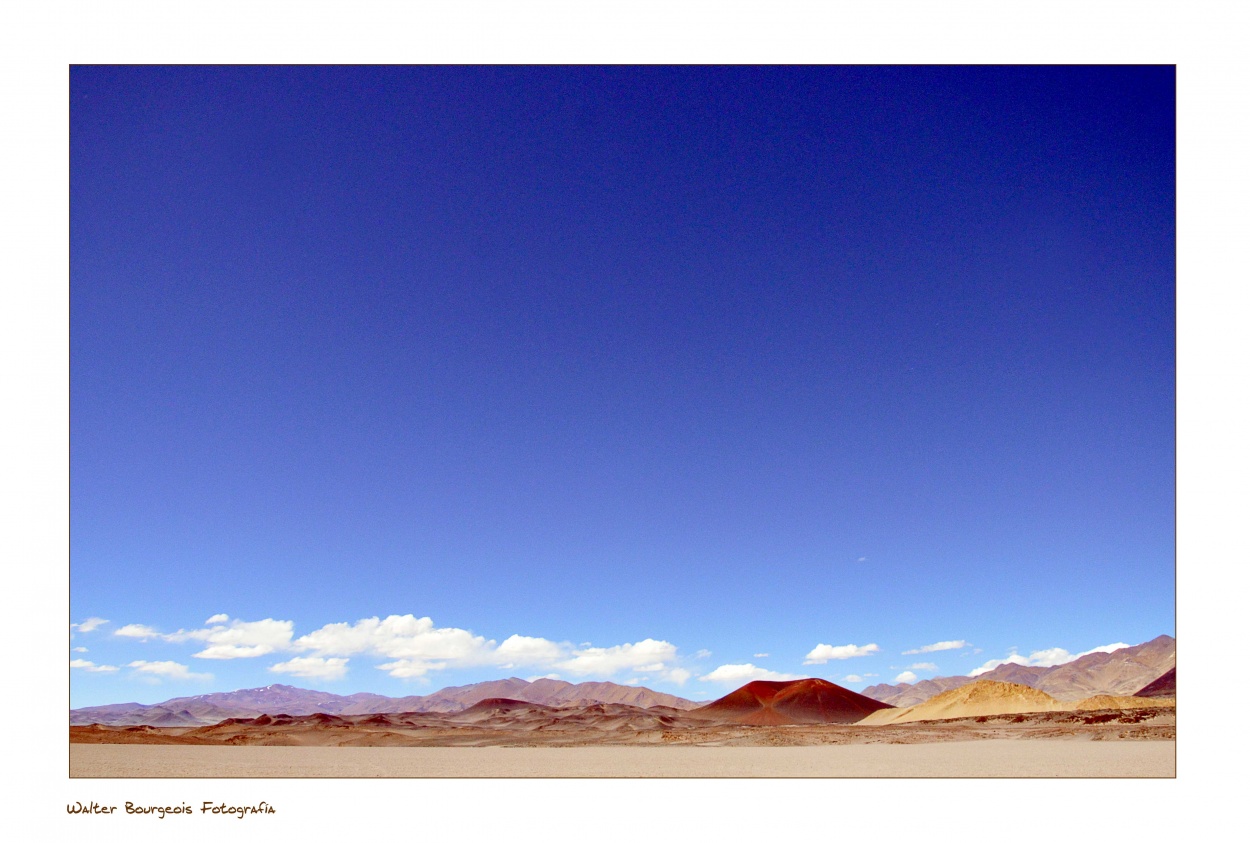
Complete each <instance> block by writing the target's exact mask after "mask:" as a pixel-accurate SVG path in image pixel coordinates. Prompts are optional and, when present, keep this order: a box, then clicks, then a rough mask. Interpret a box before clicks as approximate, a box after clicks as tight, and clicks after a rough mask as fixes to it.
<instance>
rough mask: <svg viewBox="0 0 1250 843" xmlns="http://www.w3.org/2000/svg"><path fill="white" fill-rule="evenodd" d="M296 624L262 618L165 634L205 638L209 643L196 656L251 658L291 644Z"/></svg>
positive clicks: (182, 638) (168, 638)
mask: <svg viewBox="0 0 1250 843" xmlns="http://www.w3.org/2000/svg"><path fill="white" fill-rule="evenodd" d="M293 628H294V624H292V623H291V622H290V621H278V620H274V619H273V618H265V619H264V620H261V621H240V620H233V621H230V622H229V623H228V624H217V625H216V626H212V627H209V628H208V629H193V630H190V631H186V630H181V629H180V630H178V631H177V632H175V633H172V634H170V635H167V636H165V640H166V641H205V642H207V643H208V644H209V645H210V646H208V647H206V648H205V649H203V650H201V651H200V652H198V653H195V654H194V655H195V658H197V659H250V658H255V657H256V656H264V655H268V654H269V653H272V652H274V651H275V650H285V649H287V648H288V647H289V646H290V644H291V635H292V630H293Z"/></svg>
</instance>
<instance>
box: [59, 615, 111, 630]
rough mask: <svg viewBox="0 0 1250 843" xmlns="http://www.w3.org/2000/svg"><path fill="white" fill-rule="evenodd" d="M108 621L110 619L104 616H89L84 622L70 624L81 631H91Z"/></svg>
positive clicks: (72, 627) (71, 627)
mask: <svg viewBox="0 0 1250 843" xmlns="http://www.w3.org/2000/svg"><path fill="white" fill-rule="evenodd" d="M106 623H108V621H106V620H105V619H104V618H87V619H86V620H85V621H83V622H82V623H72V624H70V625H69V628H70V629H76V630H78V631H79V632H91V631H92V630H93V629H99V628H100V627H101V626H103V625H104V624H106Z"/></svg>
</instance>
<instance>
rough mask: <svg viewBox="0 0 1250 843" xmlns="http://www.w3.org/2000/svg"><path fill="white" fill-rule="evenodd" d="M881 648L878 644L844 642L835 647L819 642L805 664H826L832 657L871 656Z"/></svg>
mask: <svg viewBox="0 0 1250 843" xmlns="http://www.w3.org/2000/svg"><path fill="white" fill-rule="evenodd" d="M880 649H881V648H880V647H878V646H877V645H876V644H865V645H864V646H862V647H860V646H857V645H855V644H842V645H839V646H837V647H834V646H833V645H831V644H817V645H816V646H815V648H813V649H812V651H811V652H810V653H808V654H807V659H806V660H805V661H804V662H803V664H825V663H826V662H828V661H830V660H832V659H853V658H858V657H860V656H869V655H872V654H873V653H875V652H877V651H878V650H880Z"/></svg>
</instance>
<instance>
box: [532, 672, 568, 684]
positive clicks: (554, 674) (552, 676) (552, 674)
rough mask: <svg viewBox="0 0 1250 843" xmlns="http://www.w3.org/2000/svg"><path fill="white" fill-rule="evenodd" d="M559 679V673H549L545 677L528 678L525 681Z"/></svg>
mask: <svg viewBox="0 0 1250 843" xmlns="http://www.w3.org/2000/svg"><path fill="white" fill-rule="evenodd" d="M559 678H560V674H558V673H548V674H545V675H543V676H527V677H525V681H526V682H537V681H538V680H539V679H559Z"/></svg>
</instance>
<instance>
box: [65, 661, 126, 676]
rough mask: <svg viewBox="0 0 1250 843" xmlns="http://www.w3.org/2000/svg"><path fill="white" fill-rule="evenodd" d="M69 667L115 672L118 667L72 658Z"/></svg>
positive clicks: (91, 671)
mask: <svg viewBox="0 0 1250 843" xmlns="http://www.w3.org/2000/svg"><path fill="white" fill-rule="evenodd" d="M69 666H70V667H75V668H78V669H79V670H85V671H87V672H88V673H115V672H116V671H117V670H118V669H119V668H116V667H113V666H112V665H111V664H95V663H94V662H89V661H87V660H86V659H74V660H73V661H72V662H70V663H69Z"/></svg>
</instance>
